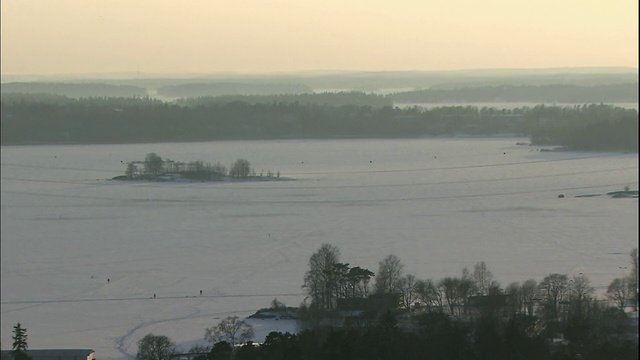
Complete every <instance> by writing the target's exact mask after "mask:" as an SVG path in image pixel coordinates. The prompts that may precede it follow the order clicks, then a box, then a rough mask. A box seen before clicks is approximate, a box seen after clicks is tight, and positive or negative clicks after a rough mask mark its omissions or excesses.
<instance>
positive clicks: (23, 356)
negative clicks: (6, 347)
mask: <svg viewBox="0 0 640 360" xmlns="http://www.w3.org/2000/svg"><path fill="white" fill-rule="evenodd" d="M12 338H13V358H14V360H31V357H29V355H27V352H26V351H27V348H28V347H29V345H27V329H25V328H23V327H22V325H20V323H18V324H16V326H14V327H13V337H12Z"/></svg>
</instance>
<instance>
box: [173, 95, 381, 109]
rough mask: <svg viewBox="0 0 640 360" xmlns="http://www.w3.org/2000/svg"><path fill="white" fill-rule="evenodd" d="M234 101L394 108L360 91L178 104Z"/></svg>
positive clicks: (195, 101)
mask: <svg viewBox="0 0 640 360" xmlns="http://www.w3.org/2000/svg"><path fill="white" fill-rule="evenodd" d="M234 101H240V102H245V103H248V104H273V103H278V104H282V103H287V104H295V103H298V104H305V105H322V106H370V107H374V108H380V107H384V106H392V105H393V102H392V101H391V99H389V98H387V97H385V96H382V95H375V94H365V93H363V92H359V91H348V92H323V93H317V94H311V93H305V94H273V95H222V96H202V97H196V98H186V99H179V100H177V101H176V103H177V104H180V105H185V106H189V107H195V106H209V105H213V104H223V103H229V102H234Z"/></svg>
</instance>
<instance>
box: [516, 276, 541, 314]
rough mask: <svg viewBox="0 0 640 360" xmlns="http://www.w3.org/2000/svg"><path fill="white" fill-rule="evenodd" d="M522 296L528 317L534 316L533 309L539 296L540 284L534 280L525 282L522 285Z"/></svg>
mask: <svg viewBox="0 0 640 360" xmlns="http://www.w3.org/2000/svg"><path fill="white" fill-rule="evenodd" d="M520 294H521V296H522V302H523V304H524V307H525V309H526V310H527V315H533V309H534V305H535V301H536V297H537V295H538V282H537V281H535V280H534V279H529V280H525V282H523V283H522V287H521V291H520Z"/></svg>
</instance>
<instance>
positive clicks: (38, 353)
mask: <svg viewBox="0 0 640 360" xmlns="http://www.w3.org/2000/svg"><path fill="white" fill-rule="evenodd" d="M93 352H94V351H93V350H92V349H28V350H27V351H26V353H27V355H29V356H31V357H32V358H67V359H69V358H74V357H77V358H86V357H88V356H89V355H91V354H92V353H93ZM5 356H7V357H11V358H12V357H13V350H2V357H3V358H4V357H5Z"/></svg>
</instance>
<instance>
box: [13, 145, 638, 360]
mask: <svg viewBox="0 0 640 360" xmlns="http://www.w3.org/2000/svg"><path fill="white" fill-rule="evenodd" d="M526 141H527V140H526V139H518V138H492V139H477V138H468V139H461V138H455V139H420V140H326V141H325V140H322V141H320V140H318V141H294V140H291V141H246V142H241V141H238V142H207V143H163V144H136V145H76V146H12V147H2V169H1V170H2V194H1V195H2V238H1V246H2V248H1V250H2V253H1V254H2V255H1V256H2V263H1V269H2V279H1V280H2V304H1V318H2V319H1V326H2V327H1V332H2V338H1V341H2V347H3V348H10V347H11V343H12V340H11V330H12V326H13V325H15V324H16V323H17V322H20V323H22V324H23V326H24V327H26V328H27V329H28V335H29V346H30V348H33V349H36V348H47V347H54V348H92V349H94V350H95V351H96V354H95V356H96V357H97V358H98V359H126V358H130V357H132V356H134V355H135V353H136V350H137V346H136V341H137V340H138V339H140V338H141V337H142V336H144V335H146V334H148V333H154V334H162V335H167V336H169V337H171V338H172V339H173V340H175V341H176V342H177V343H178V344H179V345H181V346H182V347H183V349H185V350H186V349H187V348H188V347H189V346H191V345H193V344H196V343H200V344H204V340H203V335H204V329H205V328H206V327H210V326H213V325H216V324H217V323H218V322H219V321H220V319H222V318H224V317H226V316H228V315H238V316H240V317H245V316H248V315H250V314H251V313H253V312H254V311H255V310H257V309H259V308H261V307H268V306H269V304H270V302H271V300H272V299H273V298H278V299H279V300H280V301H282V302H284V303H285V304H286V305H288V306H297V305H298V304H300V303H301V302H302V301H303V300H304V298H305V296H304V294H303V291H302V289H301V288H300V286H301V285H302V282H303V275H304V272H305V271H306V270H307V262H308V259H309V257H310V256H311V254H312V253H313V252H314V251H316V250H317V249H318V248H319V247H320V245H321V244H322V243H332V244H334V245H336V246H338V247H339V248H340V250H341V254H342V255H341V261H343V262H347V263H350V264H351V265H353V266H356V265H357V266H361V267H365V268H369V269H371V270H372V271H374V272H375V271H377V267H378V262H379V261H380V260H382V259H383V258H384V257H385V256H386V255H388V254H395V255H397V256H399V257H400V259H401V260H402V261H403V263H404V264H405V272H406V273H411V274H414V275H415V276H416V277H418V278H432V279H434V280H438V279H440V278H442V277H445V276H458V275H460V273H461V270H462V268H463V267H469V268H472V267H473V265H474V264H475V263H476V262H478V261H485V262H486V263H487V265H488V266H489V268H490V269H491V270H492V272H493V273H494V276H495V279H496V280H497V281H499V282H500V283H501V284H502V286H503V287H505V286H506V285H508V284H509V283H510V282H512V281H524V280H526V279H529V278H533V279H536V280H537V281H540V280H542V278H543V277H544V276H546V275H548V274H550V273H554V272H557V273H565V274H569V275H576V274H579V273H584V274H586V275H588V276H589V277H590V278H591V280H592V284H593V285H595V286H596V287H597V289H598V293H599V296H602V293H603V292H604V289H606V286H607V285H608V284H609V282H610V281H611V280H612V279H614V278H615V277H620V276H624V275H626V274H627V273H628V270H627V269H626V267H628V265H629V256H628V253H629V252H630V251H631V249H633V248H634V247H636V246H637V240H638V199H637V198H624V199H614V198H610V197H608V196H594V197H575V196H576V195H586V194H603V193H606V192H608V191H615V190H621V189H623V188H624V186H626V185H628V186H630V187H631V188H632V189H637V188H638V154H622V153H577V152H542V151H538V148H536V147H531V146H518V145H516V143H517V142H526ZM150 152H156V153H157V154H158V155H160V156H162V157H163V158H170V159H173V160H180V161H192V160H198V159H201V160H204V161H205V162H212V163H215V162H218V161H220V162H221V163H223V164H225V165H227V166H228V165H229V164H231V163H232V162H233V161H235V160H236V159H237V158H246V159H248V160H249V161H250V162H251V164H252V166H253V167H254V168H255V169H256V171H257V172H258V173H259V172H260V170H261V169H264V171H265V172H266V171H268V170H271V171H273V172H276V171H280V172H281V174H282V176H283V177H290V178H294V179H296V180H292V181H273V182H237V183H229V182H220V183H213V182H211V183H186V182H180V183H150V182H119V181H109V180H108V179H110V178H112V177H113V176H116V175H120V174H122V173H123V172H124V169H125V164H124V163H126V162H128V161H132V160H143V159H144V157H145V155H146V154H147V153H150ZM559 194H564V195H565V198H563V199H560V198H558V195H559ZM107 279H109V280H110V281H109V282H107ZM200 290H202V292H203V294H202V295H200ZM154 294H155V295H156V298H155V299H154V298H153V296H154ZM255 324H256V325H257V326H259V328H258V329H257V331H256V333H257V336H256V339H255V340H256V341H262V340H264V336H265V335H266V333H268V331H269V330H270V326H272V325H275V324H277V325H276V328H278V329H281V330H283V331H293V330H295V324H293V323H291V322H284V321H280V322H276V321H272V322H260V323H255Z"/></svg>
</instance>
